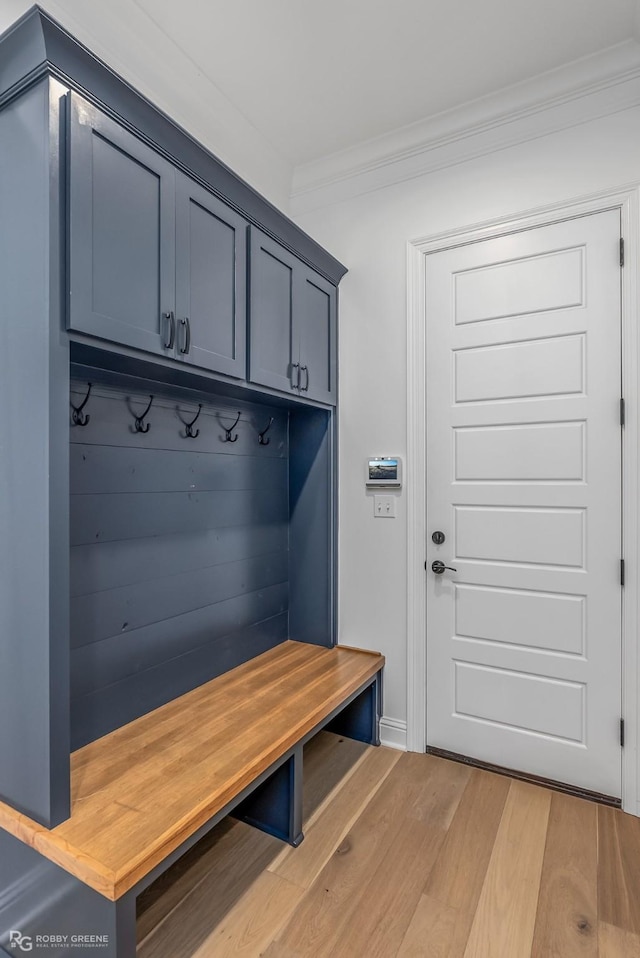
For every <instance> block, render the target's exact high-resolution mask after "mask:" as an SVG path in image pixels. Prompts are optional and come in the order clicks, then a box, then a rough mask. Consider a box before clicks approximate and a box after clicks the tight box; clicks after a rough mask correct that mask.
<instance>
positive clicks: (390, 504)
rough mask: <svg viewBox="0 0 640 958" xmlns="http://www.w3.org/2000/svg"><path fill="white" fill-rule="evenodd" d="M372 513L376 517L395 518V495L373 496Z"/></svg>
mask: <svg viewBox="0 0 640 958" xmlns="http://www.w3.org/2000/svg"><path fill="white" fill-rule="evenodd" d="M373 514H374V516H375V517H376V519H395V517H396V497H395V496H374V497H373Z"/></svg>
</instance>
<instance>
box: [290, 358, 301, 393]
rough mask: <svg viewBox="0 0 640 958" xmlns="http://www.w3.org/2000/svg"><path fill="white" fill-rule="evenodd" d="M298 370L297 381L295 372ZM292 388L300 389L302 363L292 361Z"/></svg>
mask: <svg viewBox="0 0 640 958" xmlns="http://www.w3.org/2000/svg"><path fill="white" fill-rule="evenodd" d="M296 370H297V371H298V378H297V381H296V382H294V381H293V374H294V372H295V371H296ZM291 388H292V389H300V363H291Z"/></svg>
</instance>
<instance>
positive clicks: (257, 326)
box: [0, 8, 345, 897]
mask: <svg viewBox="0 0 640 958" xmlns="http://www.w3.org/2000/svg"><path fill="white" fill-rule="evenodd" d="M0 155H1V162H0V210H2V217H1V218H0V288H2V303H1V305H0V397H1V399H2V406H3V410H4V414H3V416H2V417H0V801H2V802H4V803H8V804H9V805H11V806H12V807H13V808H16V809H18V810H19V811H21V812H24V813H25V814H26V815H28V816H29V817H30V818H31V819H34V820H35V821H37V822H40V823H42V824H43V825H45V826H47V827H52V826H54V825H56V824H58V823H60V822H62V821H64V820H65V819H66V818H67V817H68V815H69V808H70V794H69V756H70V753H71V751H72V750H73V749H75V748H77V747H79V746H80V745H82V744H86V743H87V742H90V741H92V740H93V739H95V738H96V737H98V736H100V735H103V734H105V733H106V732H108V731H111V730H112V729H114V728H118V727H119V726H120V725H122V724H124V723H125V722H128V721H131V720H132V719H133V718H135V717H136V716H137V715H140V714H144V713H145V712H146V711H149V710H151V709H153V708H156V707H158V706H159V705H161V704H163V703H164V702H167V701H170V700H171V699H172V698H175V697H176V696H178V695H180V694H182V693H183V692H185V691H187V690H188V689H189V688H193V687H195V686H197V685H199V684H202V683H204V682H205V681H208V680H209V679H211V678H213V677H214V676H216V675H218V674H220V673H221V672H224V671H226V670H228V669H230V668H233V667H234V666H235V665H237V664H238V663H240V662H243V661H246V660H247V658H250V657H252V656H253V655H256V654H258V653H259V652H261V651H264V650H265V649H267V648H269V647H271V646H273V645H275V644H278V643H280V642H282V641H285V640H286V639H288V638H296V639H299V640H301V641H304V642H311V643H315V644H319V645H326V646H330V645H332V644H334V643H335V639H336V625H335V623H336V609H335V592H336V589H335V582H336V548H335V540H336V535H335V533H336V518H335V517H336V508H335V477H336V461H335V460H336V436H335V403H336V399H337V392H336V389H337V382H336V371H337V363H336V339H337V328H336V324H337V287H338V284H339V282H340V279H341V277H342V276H343V274H344V273H345V268H344V267H343V266H342V265H341V264H340V263H339V262H338V261H337V260H336V259H334V258H333V257H332V256H331V255H330V254H329V253H328V252H327V251H326V250H324V249H322V248H321V247H320V246H319V245H318V244H317V243H315V242H314V240H313V239H311V238H310V237H309V236H307V235H306V234H305V233H304V232H302V231H301V230H300V229H299V228H298V227H297V226H296V225H295V224H294V223H292V222H291V221H290V220H288V219H287V218H286V217H284V216H283V215H282V214H281V213H280V212H278V211H277V210H276V209H275V208H274V207H273V206H272V205H271V204H269V203H268V202H267V201H266V200H264V199H263V198H262V197H260V196H259V195H258V194H257V193H256V192H255V191H254V190H253V189H252V188H251V187H249V186H248V185H247V184H246V183H244V182H243V181H242V180H240V179H239V178H238V177H236V176H235V175H234V174H233V172H232V171H230V170H229V169H228V168H227V167H225V166H224V164H222V163H220V162H219V161H218V160H217V159H216V158H215V157H213V156H212V155H211V154H210V153H209V152H208V151H207V150H205V149H204V148H202V147H201V146H199V145H198V144H197V143H196V142H195V141H194V140H193V139H192V138H191V137H190V136H189V135H188V134H186V133H185V132H184V131H183V130H181V129H180V128H179V127H178V126H177V125H175V124H174V123H173V122H172V121H171V120H170V119H169V118H167V117H166V116H165V115H164V114H162V113H161V112H159V111H158V110H157V109H156V108H155V107H154V106H153V105H152V104H151V103H149V102H148V101H147V100H146V99H145V98H143V97H142V96H140V95H139V94H138V93H137V92H136V91H135V90H133V89H132V88H131V87H130V86H129V85H128V84H126V83H124V82H123V81H122V80H120V79H119V78H118V77H117V76H116V75H115V74H114V73H113V72H112V71H111V70H110V69H108V68H107V67H106V66H105V65H104V64H102V63H101V62H100V61H99V60H97V59H96V58H95V57H94V56H93V55H92V54H91V53H90V51H88V50H87V49H85V48H84V47H83V46H82V45H80V44H79V43H78V42H77V41H75V40H74V39H73V38H72V37H71V36H70V35H69V34H68V33H66V32H65V31H64V30H63V29H62V28H61V27H60V26H59V25H57V24H56V23H55V22H54V21H53V20H51V18H49V17H48V16H47V15H46V14H45V13H44V12H43V11H42V10H40V9H39V8H33V9H32V10H31V11H30V12H29V13H28V14H26V15H25V16H24V17H23V18H22V20H20V21H19V22H18V23H17V24H16V25H15V26H14V27H13V28H12V29H11V30H9V31H8V32H7V33H6V34H4V35H3V36H2V37H0ZM74 410H75V411H74ZM17 730H19V734H18V732H17ZM0 874H1V870H0ZM1 891H2V889H0V897H1Z"/></svg>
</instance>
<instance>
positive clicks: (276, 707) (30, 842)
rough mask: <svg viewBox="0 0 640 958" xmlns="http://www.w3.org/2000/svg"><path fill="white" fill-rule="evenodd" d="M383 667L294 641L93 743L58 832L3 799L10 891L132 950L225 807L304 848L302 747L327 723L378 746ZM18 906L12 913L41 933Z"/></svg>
mask: <svg viewBox="0 0 640 958" xmlns="http://www.w3.org/2000/svg"><path fill="white" fill-rule="evenodd" d="M383 665H384V659H383V658H382V656H380V655H378V654H377V653H373V652H364V651H360V650H356V649H347V648H341V647H336V648H333V649H326V648H320V647H317V646H312V645H304V644H302V643H298V642H285V643H284V644H282V645H279V646H277V647H276V648H275V649H272V650H271V651H269V652H266V653H264V654H263V655H260V656H258V657H257V658H255V659H252V660H251V661H249V662H247V663H245V664H244V665H241V666H239V667H238V668H235V669H233V670H232V671H231V672H228V673H226V674H225V675H222V676H220V677H219V678H217V679H214V680H213V681H211V682H208V683H206V684H205V685H203V686H200V687H199V688H197V689H195V690H194V691H192V692H189V693H187V694H186V695H183V696H181V697H180V698H178V699H175V700H174V701H172V702H170V703H168V704H167V705H165V706H163V707H162V708H159V709H156V710H155V711H154V712H151V713H149V714H148V715H144V716H142V718H139V719H137V720H136V721H134V722H132V723H131V724H129V725H126V726H124V727H123V728H120V729H117V730H116V731H115V732H112V733H111V734H110V735H107V736H105V737H104V738H102V739H99V740H97V741H96V742H93V743H91V744H90V745H87V746H85V747H84V748H82V749H80V750H79V751H77V752H75V753H74V754H73V755H72V762H71V769H72V771H71V794H72V813H71V817H70V818H69V819H68V820H67V821H66V822H63V823H62V824H61V825H59V826H57V827H56V828H54V829H52V830H48V829H46V828H45V827H43V826H42V825H39V824H37V823H36V822H34V821H32V820H31V819H29V818H27V817H26V816H24V815H21V814H20V813H19V812H17V811H15V810H14V809H13V808H11V807H9V806H8V805H5V804H3V803H0V828H2V829H3V831H2V832H0V839H1V840H0V888H3V887H16V888H20V887H27V889H28V892H27V897H26V898H25V897H24V895H22V907H23V911H24V913H25V914H27V913H28V914H29V915H30V921H31V925H33V921H32V916H33V910H34V907H35V906H36V905H37V910H38V916H39V917H38V925H39V927H42V928H43V929H44V931H43V932H42V934H48V935H51V934H65V933H67V934H68V933H69V929H70V928H71V929H72V930H73V933H77V934H89V935H91V934H93V935H102V936H106V940H105V941H102V942H100V944H102V945H104V947H101V948H100V949H99V950H98V953H99V954H102V955H104V956H108V958H133V956H134V955H135V898H136V896H137V895H138V894H139V893H140V892H141V891H142V890H143V889H144V888H145V887H147V886H148V885H149V884H150V883H151V882H152V881H153V880H154V879H155V878H157V877H158V875H159V874H161V873H162V872H163V871H164V870H165V869H166V868H167V867H169V865H170V864H172V863H173V862H174V861H175V860H176V859H177V858H178V857H179V856H180V855H182V854H183V853H184V852H185V851H186V850H187V849H188V848H189V847H191V845H193V844H194V843H195V842H196V841H197V840H198V839H199V838H200V837H201V836H202V835H204V834H205V833H206V832H207V831H208V830H209V829H210V828H212V827H213V826H214V825H215V824H216V823H217V822H218V821H219V820H220V819H221V818H222V817H223V816H224V815H227V814H229V813H230V812H233V814H234V815H236V816H237V817H239V818H242V819H243V820H245V821H248V822H250V823H251V824H254V825H256V826H258V827H260V828H263V829H264V830H266V831H269V832H271V833H272V834H274V835H277V836H278V837H280V838H282V839H283V840H285V841H288V842H290V843H291V844H293V845H296V844H299V842H300V841H301V840H302V837H303V836H302V747H303V745H304V743H305V742H306V741H307V740H308V739H310V738H311V737H312V736H313V735H314V734H315V733H316V732H318V731H319V730H320V729H321V728H331V729H332V730H333V731H337V732H339V733H340V734H343V735H345V736H347V737H352V738H357V739H359V740H361V741H366V742H370V743H372V744H378V743H379V738H378V726H379V715H380V679H381V670H382V667H383ZM16 840H17V841H16ZM36 853H37V854H36ZM3 879H4V884H3ZM36 896H41V897H42V896H44V900H43V901H42V900H41V901H36V900H35V898H36ZM5 897H7V896H5ZM8 898H10V896H8ZM20 901H21V895H19V894H18V895H16V896H15V903H14V904H15V909H14V912H13V913H12V914H11V915H10V916H8V915H7V914H6V913H3V912H2V910H1V908H0V915H2V917H3V920H4V923H5V925H6V926H7V927H9V925H10V926H11V928H13V929H20V930H21V933H22V934H30V931H29V930H28V929H23V928H21V926H20V924H19V922H20V921H23V923H24V921H25V919H24V918H23V917H21V912H20ZM0 904H1V903H0ZM65 916H67V917H65ZM71 916H73V917H72V918H71ZM67 918H69V919H70V921H71V923H70V924H69V921H67ZM65 921H67V924H65ZM58 928H60V929H63V928H66V932H65V931H56V929H58ZM76 928H77V929H78V930H77V932H76V931H75V929H76ZM85 928H86V929H87V930H86V931H85ZM3 931H4V929H3V928H2V927H0V934H1V933H2V932H3ZM1 943H2V939H0V944H1ZM5 947H6V944H5ZM89 951H90V953H91V954H92V955H95V954H96V947H95V943H92V944H91V946H90V947H88V948H87V954H88V953H89ZM74 952H75V954H77V955H80V954H82V950H81V949H80V950H78V948H74ZM14 953H15V952H14ZM46 953H47V952H45V954H46ZM49 953H50V954H54V952H49ZM63 953H65V952H64V950H61V951H60V954H63Z"/></svg>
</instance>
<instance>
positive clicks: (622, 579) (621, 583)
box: [620, 559, 624, 585]
mask: <svg viewBox="0 0 640 958" xmlns="http://www.w3.org/2000/svg"><path fill="white" fill-rule="evenodd" d="M620 585H624V559H620Z"/></svg>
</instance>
